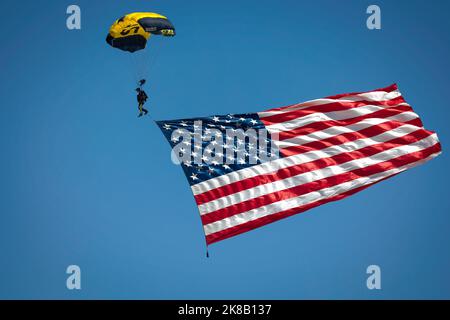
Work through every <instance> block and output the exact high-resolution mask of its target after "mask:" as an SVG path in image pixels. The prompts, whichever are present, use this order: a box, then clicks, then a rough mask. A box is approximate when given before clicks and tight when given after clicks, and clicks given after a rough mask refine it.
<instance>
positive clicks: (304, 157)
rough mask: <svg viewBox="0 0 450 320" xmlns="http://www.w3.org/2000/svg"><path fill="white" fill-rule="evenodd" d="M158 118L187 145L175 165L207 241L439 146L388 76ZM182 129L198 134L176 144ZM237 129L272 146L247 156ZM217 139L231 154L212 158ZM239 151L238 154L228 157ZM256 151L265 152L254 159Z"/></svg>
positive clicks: (354, 186)
mask: <svg viewBox="0 0 450 320" xmlns="http://www.w3.org/2000/svg"><path fill="white" fill-rule="evenodd" d="M198 121H201V123H202V125H201V126H200V125H198V123H199V122H198ZM157 124H158V126H159V127H160V128H161V130H162V132H163V133H164V135H165V136H166V138H167V139H168V141H169V143H170V144H171V146H172V147H176V146H177V145H178V148H179V147H180V145H181V146H182V148H181V150H182V152H185V151H186V150H188V151H190V152H192V158H191V160H185V161H183V162H181V163H180V165H181V166H182V168H183V170H184V173H185V175H186V177H187V179H188V181H189V184H190V186H191V189H192V192H193V194H194V197H195V201H196V202H197V205H198V209H199V212H200V216H201V221H202V224H203V229H204V232H205V236H206V243H207V244H208V245H209V244H212V243H214V242H217V241H221V240H224V239H226V238H229V237H232V236H235V235H238V234H241V233H243V232H247V231H249V230H252V229H255V228H258V227H261V226H263V225H266V224H268V223H271V222H274V221H277V220H280V219H283V218H286V217H289V216H292V215H295V214H298V213H301V212H304V211H306V210H309V209H311V208H313V207H317V206H319V205H322V204H325V203H328V202H331V201H336V200H340V199H343V198H345V197H347V196H349V195H352V194H354V193H356V192H359V191H361V190H363V189H365V188H367V187H369V186H370V185H373V184H375V183H377V182H380V181H382V180H384V179H386V178H389V177H391V176H393V175H396V174H398V173H400V172H402V171H404V170H406V169H409V168H412V167H414V166H416V165H419V164H421V163H424V162H426V161H428V160H430V159H432V158H434V157H436V156H437V155H439V154H440V152H441V146H440V144H439V140H438V137H437V135H436V133H434V132H432V131H429V130H426V129H424V127H423V125H422V122H421V120H420V119H419V116H418V115H417V114H416V113H414V111H413V110H412V108H411V106H410V105H409V104H408V103H406V101H405V100H404V98H403V97H402V95H401V93H400V92H399V90H398V88H397V85H395V84H393V85H391V86H389V87H387V88H382V89H376V90H373V91H368V92H358V93H347V94H340V95H335V96H330V97H326V98H323V99H316V100H311V101H307V102H303V103H299V104H295V105H290V106H286V107H281V108H275V109H269V110H267V111H263V112H258V113H246V114H228V115H222V116H212V117H204V118H195V119H180V120H168V121H157ZM180 129H183V130H187V131H190V132H194V131H195V130H197V132H199V137H200V139H201V142H200V143H198V142H197V143H196V142H195V141H194V134H192V135H191V136H190V138H189V139H184V140H183V141H182V142H181V140H180V137H179V136H177V135H174V133H176V132H177V131H179V130H180ZM237 129H242V130H248V129H258V130H259V129H265V130H267V131H268V132H269V133H270V134H269V136H268V137H267V138H266V139H265V141H266V142H267V143H268V144H272V145H274V146H275V147H276V148H275V150H273V149H266V148H265V147H264V148H260V149H259V150H258V153H257V154H256V155H255V154H254V153H252V154H251V152H250V151H252V150H253V148H255V147H256V146H255V145H254V144H253V143H251V142H249V141H248V140H247V139H245V140H243V139H241V140H239V139H237V140H236V139H228V138H226V137H225V136H226V134H227V132H229V131H230V130H233V131H235V130H237ZM208 130H209V131H211V130H215V132H216V137H215V138H216V139H215V140H214V139H205V137H206V136H207V134H208V133H209V132H208ZM221 137H223V139H217V138H221ZM191 139H192V140H191ZM229 140H232V141H229ZM218 143H220V146H221V147H223V148H224V150H226V151H230V150H232V151H233V152H232V153H231V157H230V152H227V153H225V152H216V153H218V155H217V154H215V158H214V159H215V160H213V161H211V158H212V157H211V151H209V153H208V152H204V151H205V150H206V147H207V146H208V145H210V144H215V145H217V144H218ZM178 150H180V149H178ZM239 150H243V151H244V158H243V159H244V161H243V160H242V158H241V159H240V162H237V163H229V162H231V160H234V159H235V158H237V156H236V154H237V152H238V151H239ZM263 153H265V154H263ZM270 153H273V155H272V154H270ZM275 154H277V155H278V157H274V155H275ZM262 155H265V156H269V160H265V161H263V160H262V159H260V158H262V157H261V156H262ZM217 156H219V160H223V161H218V160H217V159H218V158H217ZM195 157H196V159H200V161H195V160H194V159H193V158H195ZM270 157H272V158H270ZM266 158H267V157H266ZM227 160H228V163H227ZM250 160H253V161H250Z"/></svg>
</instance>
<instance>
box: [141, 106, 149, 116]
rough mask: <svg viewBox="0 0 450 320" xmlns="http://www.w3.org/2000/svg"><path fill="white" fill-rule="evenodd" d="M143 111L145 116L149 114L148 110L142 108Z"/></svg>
mask: <svg viewBox="0 0 450 320" xmlns="http://www.w3.org/2000/svg"><path fill="white" fill-rule="evenodd" d="M142 111H144V116H145V115H146V114H147V113H148V110H147V109H144V108H142Z"/></svg>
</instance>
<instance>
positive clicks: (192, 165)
mask: <svg viewBox="0 0 450 320" xmlns="http://www.w3.org/2000/svg"><path fill="white" fill-rule="evenodd" d="M199 122H200V123H201V126H200V125H197V124H196V123H199ZM156 123H157V124H158V126H159V127H160V129H161V131H162V132H163V133H164V136H165V137H166V139H167V140H168V141H169V143H170V145H171V147H172V148H175V147H176V146H179V147H180V148H179V149H180V150H181V152H183V151H184V152H187V151H188V150H189V151H190V153H191V155H192V157H191V159H189V160H187V161H181V163H180V164H181V167H182V168H183V171H184V173H185V175H186V177H187V179H188V181H189V184H190V185H194V184H197V183H200V182H203V181H206V180H209V179H211V178H214V177H218V176H221V175H224V174H227V173H230V172H232V171H237V170H240V169H243V168H248V167H251V166H254V165H257V164H261V163H262V162H264V159H267V158H268V157H269V158H270V157H275V155H278V154H277V152H276V151H275V149H276V148H274V147H273V146H272V140H271V138H270V135H269V134H268V135H267V136H266V137H265V138H264V140H265V146H267V147H265V148H260V149H259V150H257V149H258V147H259V146H258V144H257V143H252V142H251V141H249V139H233V138H231V137H230V136H227V135H226V132H227V130H230V131H231V132H233V131H236V130H239V129H240V130H243V131H244V132H245V131H247V130H249V129H254V130H256V131H259V130H265V126H264V124H263V123H262V122H261V120H260V119H259V116H258V114H256V113H245V114H228V115H219V116H211V117H203V118H195V119H178V120H168V121H156ZM177 130H183V131H188V132H191V133H192V134H191V138H190V140H188V141H186V139H184V140H183V141H181V139H180V138H179V137H178V138H177V137H176V136H174V133H176V132H177ZM196 130H201V131H200V133H201V136H200V138H201V143H200V144H195V141H194V139H195V136H194V134H193V132H194V131H196ZM212 130H214V132H216V134H215V136H216V137H217V136H220V137H221V138H222V139H220V141H217V140H215V139H207V138H206V137H207V135H208V134H209V133H211V131H212ZM218 132H220V133H218ZM218 143H220V144H221V145H220V146H219V147H221V148H222V149H223V152H221V153H219V154H217V153H216V154H212V155H214V156H215V160H213V161H211V157H210V154H208V152H207V151H206V152H205V150H206V147H207V146H208V145H216V144H218ZM180 145H181V146H180ZM271 146H272V147H271ZM229 149H231V150H233V152H232V153H231V152H230V150H229ZM239 151H243V155H244V157H243V158H241V159H238V157H237V154H238V152H239ZM252 151H258V152H252ZM217 156H219V157H220V158H221V159H220V160H218V158H217ZM196 157H199V158H200V159H201V162H196V161H194V158H196Z"/></svg>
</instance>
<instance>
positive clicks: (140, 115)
mask: <svg viewBox="0 0 450 320" xmlns="http://www.w3.org/2000/svg"><path fill="white" fill-rule="evenodd" d="M142 109H143V105H142V103H139V115H138V117H142Z"/></svg>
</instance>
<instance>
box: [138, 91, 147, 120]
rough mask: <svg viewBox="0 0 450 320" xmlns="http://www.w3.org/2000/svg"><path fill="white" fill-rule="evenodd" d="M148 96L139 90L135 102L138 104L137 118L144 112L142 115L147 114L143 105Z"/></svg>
mask: <svg viewBox="0 0 450 320" xmlns="http://www.w3.org/2000/svg"><path fill="white" fill-rule="evenodd" d="M147 99H148V96H147V94H146V93H145V91H144V90H140V91H139V92H138V94H137V101H138V103H139V117H140V116H142V112H144V114H147V113H148V110H147V109H145V108H144V104H145V102H146V101H147Z"/></svg>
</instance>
